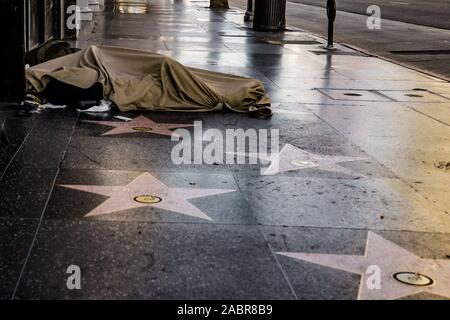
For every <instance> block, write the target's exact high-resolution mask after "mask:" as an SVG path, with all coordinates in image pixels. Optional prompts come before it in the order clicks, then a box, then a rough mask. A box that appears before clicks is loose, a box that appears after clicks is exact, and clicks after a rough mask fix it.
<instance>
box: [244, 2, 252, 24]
mask: <svg viewBox="0 0 450 320" xmlns="http://www.w3.org/2000/svg"><path fill="white" fill-rule="evenodd" d="M244 21H253V0H247V11H246V12H245V16H244Z"/></svg>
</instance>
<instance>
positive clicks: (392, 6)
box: [290, 0, 450, 30]
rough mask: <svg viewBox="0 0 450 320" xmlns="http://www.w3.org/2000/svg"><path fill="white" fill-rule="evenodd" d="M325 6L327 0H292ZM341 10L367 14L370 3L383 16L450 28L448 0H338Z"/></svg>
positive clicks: (291, 0) (292, 0) (449, 4)
mask: <svg viewBox="0 0 450 320" xmlns="http://www.w3.org/2000/svg"><path fill="white" fill-rule="evenodd" d="M290 2H295V3H301V4H308V5H313V6H318V7H322V8H325V7H326V3H327V0H290ZM336 4H337V6H338V9H339V10H340V11H345V12H352V13H358V14H366V13H367V7H368V6H369V5H377V6H379V7H380V8H381V13H382V16H383V18H385V19H388V20H393V21H400V22H408V23H411V24H417V25H421V26H428V27H435V28H440V29H447V30H449V29H450V19H448V17H449V16H450V3H449V2H448V1H447V0H427V1H423V0H398V1H393V0H374V1H370V2H369V1H367V0H336Z"/></svg>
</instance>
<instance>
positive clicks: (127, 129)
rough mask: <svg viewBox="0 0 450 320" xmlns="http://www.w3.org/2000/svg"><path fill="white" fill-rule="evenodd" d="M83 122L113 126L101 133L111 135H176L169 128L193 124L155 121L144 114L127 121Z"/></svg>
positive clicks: (192, 125) (188, 126)
mask: <svg viewBox="0 0 450 320" xmlns="http://www.w3.org/2000/svg"><path fill="white" fill-rule="evenodd" d="M85 122H90V123H95V124H100V125H104V126H109V127H114V129H112V130H110V131H108V132H106V133H104V134H102V136H112V135H118V134H126V133H153V134H158V135H163V136H169V137H170V136H172V135H174V136H176V134H175V133H174V132H173V131H171V130H170V129H177V128H190V127H194V124H178V123H157V122H154V121H152V120H150V119H149V118H147V117H144V116H138V117H136V118H134V119H133V120H131V121H128V122H120V121H91V120H85Z"/></svg>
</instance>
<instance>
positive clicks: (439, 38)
mask: <svg viewBox="0 0 450 320" xmlns="http://www.w3.org/2000/svg"><path fill="white" fill-rule="evenodd" d="M311 1H312V0H311ZM323 2H325V0H324V1H323ZM408 2H412V1H408ZM421 2H422V3H424V2H423V1H421ZM230 3H231V5H232V6H235V7H239V8H241V9H245V8H246V7H247V1H246V0H230ZM376 3H377V2H376V1H372V2H370V3H367V4H366V6H365V9H364V10H363V5H362V4H361V3H360V2H357V3H356V2H355V3H354V2H343V3H342V1H340V0H337V4H338V9H339V11H338V13H337V17H336V22H335V40H336V41H337V42H340V43H345V44H348V45H351V46H354V47H356V48H360V49H363V50H365V51H368V52H370V53H371V54H374V55H379V56H381V57H384V58H387V59H390V60H393V61H397V62H400V63H402V64H404V65H407V66H410V67H413V68H417V69H419V70H425V71H427V72H431V73H433V74H436V75H439V76H440V77H444V78H446V79H450V51H449V50H450V30H448V21H449V19H448V18H446V19H444V20H443V19H442V18H441V16H442V15H444V16H446V17H448V12H449V10H450V8H447V9H443V10H439V8H440V6H444V7H450V4H449V3H448V1H445V2H444V4H442V5H441V4H439V6H438V5H437V4H436V6H432V8H435V9H433V11H432V13H428V16H425V13H426V12H427V9H428V8H430V5H429V4H428V1H427V2H426V5H425V4H423V5H422V6H421V7H417V6H414V8H418V9H414V10H412V11H413V12H408V11H407V10H406V9H405V11H404V14H403V15H400V13H398V10H393V9H392V4H391V5H389V6H387V7H386V8H385V9H383V8H384V6H383V4H384V2H383V3H381V5H380V7H381V18H382V21H381V29H368V28H367V19H368V15H367V14H365V13H364V12H365V10H366V9H367V7H368V6H369V5H371V4H376ZM433 3H434V2H433ZM353 7H354V8H355V10H351V9H350V8H353ZM341 9H342V11H341ZM419 10H422V13H420V14H419V13H417V12H418V11H419ZM435 11H440V12H441V13H440V14H436V15H435V18H434V21H435V22H434V23H432V24H431V23H427V22H430V21H431V18H430V16H431V15H432V14H434V12H435ZM352 12H358V13H352ZM407 12H408V13H407ZM405 17H408V19H406V18H405ZM412 17H417V19H415V18H412ZM420 17H422V18H420ZM390 19H393V20H390ZM402 21H407V22H410V23H406V22H402ZM440 21H445V23H444V25H442V23H440ZM287 23H288V24H289V25H291V26H295V27H298V28H301V29H302V30H305V31H309V32H312V33H314V34H317V35H320V36H322V37H326V36H327V33H328V27H327V23H328V22H327V16H326V10H325V9H324V8H321V7H319V6H317V5H316V4H315V5H305V4H301V3H294V2H291V1H289V2H288V4H287ZM422 24H424V25H422ZM429 24H430V25H433V26H437V27H441V28H446V29H439V28H437V27H430V26H427V25H429Z"/></svg>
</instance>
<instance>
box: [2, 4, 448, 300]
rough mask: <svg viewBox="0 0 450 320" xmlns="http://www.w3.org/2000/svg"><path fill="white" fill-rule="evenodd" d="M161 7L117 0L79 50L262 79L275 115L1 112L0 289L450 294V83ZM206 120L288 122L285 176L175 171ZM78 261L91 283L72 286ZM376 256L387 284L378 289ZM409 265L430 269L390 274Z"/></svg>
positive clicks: (189, 8)
mask: <svg viewBox="0 0 450 320" xmlns="http://www.w3.org/2000/svg"><path fill="white" fill-rule="evenodd" d="M149 4H150V5H149V7H148V8H149V12H148V13H142V14H130V13H120V12H121V11H117V10H116V11H114V8H115V6H114V4H113V3H112V2H108V1H107V8H106V11H105V13H104V14H102V15H101V16H100V17H99V19H98V21H97V22H96V26H95V27H94V29H93V33H92V34H89V35H88V36H87V37H85V38H82V39H80V41H79V42H78V43H77V45H78V46H80V47H83V46H86V45H91V44H98V45H114V46H124V47H130V48H138V49H144V50H149V51H154V52H159V53H163V54H166V55H170V56H171V57H173V58H175V59H178V60H179V61H180V62H182V63H184V64H186V65H188V66H192V67H197V68H205V69H209V70H214V71H221V72H227V73H233V74H237V75H244V76H250V77H255V78H258V79H260V80H261V81H263V82H264V84H265V87H266V89H267V91H268V93H269V95H270V97H271V99H272V101H273V103H274V106H273V107H274V113H275V114H274V117H273V118H272V119H270V120H262V119H256V118H250V117H248V115H245V114H234V113H208V114H205V113H204V114H199V113H138V112H131V113H127V114H121V115H122V116H126V117H129V118H132V119H135V120H134V121H135V123H136V124H132V125H130V124H129V123H125V122H121V121H120V120H117V119H114V118H112V114H111V115H108V114H106V115H103V116H101V117H100V116H99V117H92V116H89V115H78V114H77V113H76V112H73V111H70V110H63V111H46V112H43V113H40V114H25V113H21V112H19V111H17V108H14V107H11V106H10V107H8V106H3V107H1V108H0V128H1V132H0V179H1V180H0V194H1V201H0V239H1V241H0V252H1V255H0V271H1V272H0V298H3V299H9V298H14V299H30V298H32V299H35V298H37V299H50V298H56V299H79V298H81V299H109V298H112V299H141V298H143V299H358V298H360V299H396V298H405V297H407V298H412V299H430V298H431V299H439V298H450V292H449V290H448V288H450V272H449V270H450V213H449V211H450V200H449V199H450V188H449V185H450V170H448V167H447V166H446V165H445V163H447V162H448V161H450V84H449V83H447V82H445V81H442V80H439V79H436V78H432V77H430V76H427V75H424V74H421V73H418V72H415V71H412V70H409V69H405V68H403V67H400V66H397V65H395V64H392V63H389V62H386V61H382V60H379V59H377V58H373V57H370V56H367V55H364V54H361V53H359V52H355V51H352V50H351V49H348V48H347V47H345V46H341V45H338V49H339V50H338V51H335V52H331V53H329V52H328V53H327V52H326V51H324V49H322V47H321V45H322V44H323V43H324V40H323V39H321V38H317V37H315V36H313V35H310V34H306V33H304V32H302V31H301V30H296V29H291V30H289V31H288V32H285V33H261V32H253V31H252V30H251V29H249V25H246V24H245V23H244V22H243V12H241V11H239V10H236V9H231V10H227V11H211V10H209V9H207V8H206V7H207V5H208V2H207V1H203V2H201V1H162V0H161V1H158V0H154V1H149ZM121 5H122V4H121ZM116 9H117V7H116ZM127 12H130V11H127ZM146 119H147V120H146ZM195 121H201V123H202V126H203V130H207V129H217V130H218V131H219V132H222V133H225V131H226V130H227V129H238V128H239V129H244V130H248V129H257V130H263V129H269V130H270V129H278V130H279V133H280V137H279V139H280V143H279V144H280V150H279V154H280V156H279V157H278V158H277V159H278V161H279V170H275V171H273V170H269V169H267V170H269V171H271V172H269V173H270V174H269V175H266V174H262V173H264V172H262V171H261V165H253V164H245V165H239V164H228V165H225V164H220V163H211V164H194V163H193V164H183V165H177V164H175V163H174V162H173V161H172V158H171V154H172V151H173V148H174V146H175V145H176V144H177V142H174V141H171V139H170V137H168V132H167V131H173V130H175V129H176V128H180V127H183V128H185V129H186V130H188V131H189V132H193V131H194V130H195V128H193V127H191V126H193V125H194V122H195ZM157 124H160V125H161V126H158V125H157ZM186 126H187V127H186ZM155 128H160V129H161V128H162V129H161V130H162V133H161V132H160V133H158V132H154V131H155ZM138 129H139V130H138ZM200 139H201V138H200ZM248 157H249V158H251V154H248ZM266 167H268V168H270V167H271V166H269V165H267V166H266ZM266 173H267V172H266ZM70 265H77V266H79V267H80V269H81V272H82V287H81V290H69V289H68V288H67V286H66V281H67V277H68V276H69V275H68V274H67V273H66V270H67V268H68V267H69V266H70ZM370 266H378V267H379V268H380V270H379V271H380V289H376V288H375V289H374V288H372V289H370V288H369V287H367V286H366V283H367V281H366V280H367V277H368V276H369V275H370V272H371V271H370V270H372V269H370V270H369V269H368V268H369V267H370ZM367 271H368V272H369V274H368V273H367ZM404 272H413V273H418V274H422V275H423V276H424V277H422V278H420V277H418V276H417V277H416V278H414V279H413V278H408V277H406V278H405V277H403V278H401V279H403V280H405V279H406V281H404V282H401V281H398V280H395V278H394V275H395V274H397V273H400V274H401V275H403V274H402V273H404ZM425 276H426V277H425ZM427 277H429V278H431V279H432V280H433V283H432V284H428V283H425V282H426V279H428V278H427ZM408 279H409V280H408ZM424 279H425V280H424ZM408 281H409V282H410V283H407V282H408ZM423 281H425V282H424V283H422V282H423ZM405 282H406V283H405ZM417 284H419V285H417ZM421 284H425V285H421Z"/></svg>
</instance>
